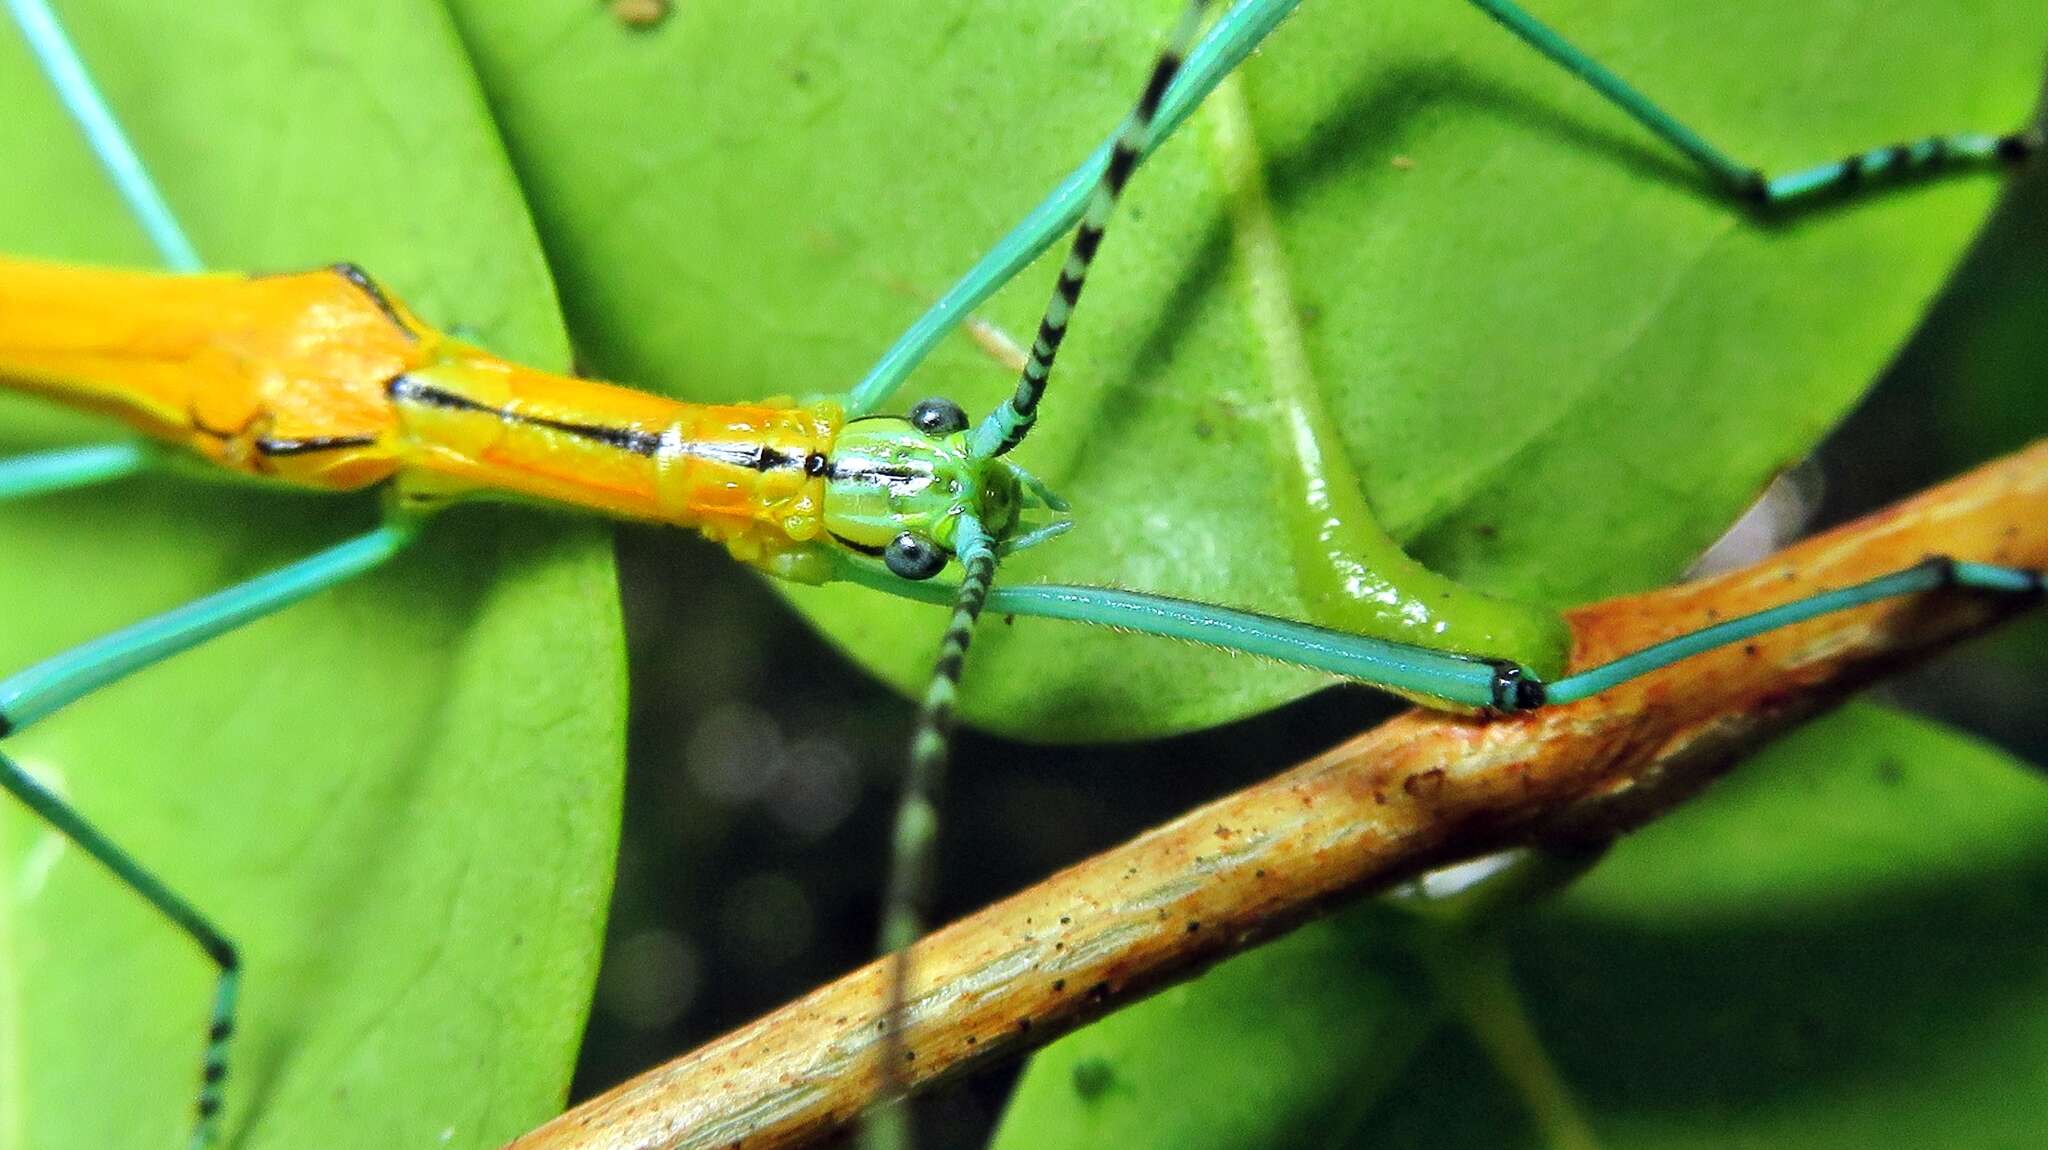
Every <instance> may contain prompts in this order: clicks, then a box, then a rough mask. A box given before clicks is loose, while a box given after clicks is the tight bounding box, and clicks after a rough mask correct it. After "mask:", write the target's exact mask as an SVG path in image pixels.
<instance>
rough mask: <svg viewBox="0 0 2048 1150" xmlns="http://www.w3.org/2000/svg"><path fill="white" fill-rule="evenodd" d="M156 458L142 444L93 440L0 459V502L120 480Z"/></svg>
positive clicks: (151, 449)
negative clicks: (92, 441)
mask: <svg viewBox="0 0 2048 1150" xmlns="http://www.w3.org/2000/svg"><path fill="white" fill-rule="evenodd" d="M155 461H156V452H155V450H154V449H153V448H151V447H150V446H149V445H148V444H145V443H96V444H93V445H91V446H89V447H65V448H59V449H57V450H55V451H38V452H36V453H34V454H33V455H17V456H15V457H13V458H12V459H0V502H4V501H6V500H9V499H27V498H29V497H31V496H36V495H48V494H51V493H52V492H57V491H69V490H71V489H73V488H77V487H91V486H93V485H94V484H98V483H106V482H108V481H110V480H115V479H122V478H125V477H127V476H130V475H133V474H135V473H136V472H138V471H141V470H142V469H144V468H146V467H148V466H149V465H150V464H151V463H153V462H155Z"/></svg>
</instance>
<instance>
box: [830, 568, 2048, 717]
mask: <svg viewBox="0 0 2048 1150" xmlns="http://www.w3.org/2000/svg"><path fill="white" fill-rule="evenodd" d="M841 577H842V578H844V579H847V580H849V581H851V582H857V583H861V584H863V585H865V586H869V587H873V588H875V589H876V590H880V591H886V592H888V593H890V594H892V595H898V596H901V597H903V598H906V599H916V600H920V601H922V602H927V603H949V602H951V601H952V599H953V595H954V590H953V588H951V587H948V586H947V585H945V584H944V583H941V582H938V581H936V580H933V581H928V582H923V583H910V582H906V581H904V580H901V579H898V578H896V577H895V576H893V575H890V574H889V573H888V572H886V571H883V570H881V569H879V568H876V567H873V566H870V565H868V564H864V563H860V562H858V561H855V560H850V559H849V560H846V561H844V562H843V564H842V571H841ZM2043 585H2044V584H2043V575H2042V573H2041V572H2038V571H2026V570H2020V569H2017V568H2011V567H1995V566H1991V565H1989V564H1984V563H1967V562H1959V561H1956V560H1951V559H1929V560H1928V561H1926V562H1924V563H1921V564H1918V565H1916V566H1913V567H1909V568H1907V569H1906V570H1904V571H1897V572H1893V573H1892V574H1890V575H1884V576H1880V577H1879V578H1876V579H1872V580H1870V581H1868V582H1865V583H1859V584H1857V585H1855V586H1853V587H1843V588H1840V589H1839V590H1835V591H1829V592H1825V593H1823V594H1819V595H1813V596H1810V597H1808V598H1805V599H1800V600H1798V601H1796V602H1792V603H1786V604H1784V605H1782V606H1778V607H1773V608H1770V609H1769V610H1765V611H1759V612H1757V613H1756V614H1754V615H1745V616H1743V617H1742V618H1739V619H1730V620H1728V621H1726V622H1723V623H1718V624H1715V625H1714V626H1712V627H1707V628H1704V629H1702V630H1699V631H1695V632H1693V633H1692V634H1689V635H1682V636H1680V637H1678V638H1676V639H1671V640H1668V641H1666V642H1663V643H1659V644H1657V645H1655V646H1652V647H1646V648H1644V649H1643V650H1641V651H1638V652H1636V653H1635V654H1632V655H1627V656H1624V657H1622V658H1620V659H1617V660H1615V661H1614V662H1612V663H1608V664H1605V665H1603V666H1599V667H1595V668H1592V669H1591V670H1587V671H1581V672H1579V673H1577V674H1574V675H1567V676H1565V677H1564V678H1561V679H1558V680H1556V681H1554V682H1548V683H1546V682H1544V681H1543V680H1542V679H1540V678H1539V677H1537V676H1536V675H1533V674H1531V673H1530V672H1529V671H1528V670H1527V669H1526V668H1524V667H1521V666H1519V665H1517V664H1515V663H1512V662H1508V661H1505V660H1495V659H1485V658H1479V657H1474V656H1466V655H1457V654H1451V653H1449V652H1445V651H1436V650H1432V649H1430V648H1427V647H1416V646H1411V645H1409V644H1405V643H1392V642H1388V641H1386V640H1384V639H1372V638H1367V637H1365V636H1361V635H1351V634H1347V633H1345V632H1342V631H1334V630H1330V629H1328V628H1325V627H1316V626H1313V625H1311V624H1308V623H1298V622H1295V621H1294V620H1291V619H1280V618H1276V617H1274V616H1271V615H1261V614H1258V613H1256V612H1252V611H1239V610H1235V609H1233V608H1229V607H1218V606H1216V605H1214V604H1211V603H1198V602H1194V601H1192V600H1187V599H1175V598H1171V597H1169V596H1165V595H1148V594H1145V593H1143V592H1138V591H1122V590H1117V589H1113V588H1108V587H1075V586H1067V585H1063V584H1051V583H1046V584H1037V585H1033V586H1025V587H998V588H996V589H995V590H994V591H992V592H990V593H989V596H988V610H989V611H990V612H991V613H993V614H996V615H1025V616H1032V617H1037V618H1044V619H1066V620H1070V621H1072V622H1077V623H1088V624H1091V625H1094V626H1098V627H1115V628H1119V629H1121V630H1125V631H1135V632H1137V633H1139V634H1141V635H1158V636H1161V637H1163V638H1168V639H1182V640H1186V641H1188V642H1192V643H1201V644H1204V645H1206V646H1211V647H1219V648H1222V649H1224V650H1229V651H1241V652H1243V653H1245V654H1248V655H1257V656H1259V657H1261V658H1266V659H1273V660H1275V661H1278V662H1282V663H1291V664H1294V665H1296V666H1301V667H1308V668H1311V669H1314V670H1318V671H1327V672H1329V673H1331V674H1334V675H1342V676H1344V677H1345V678H1348V679H1356V680H1358V681H1360V682H1363V683H1369V684H1371V685H1374V686H1378V687H1384V688H1387V689H1389V690H1393V691H1397V692H1399V693H1401V694H1404V695H1408V696H1411V697H1415V696H1419V697H1423V698H1428V699H1435V700H1439V701H1441V702H1444V703H1449V704H1453V705H1456V706H1460V707H1472V708H1483V709H1486V710H1491V711H1495V712H1498V713H1503V714H1505V713H1511V712H1516V711H1528V710H1534V709H1535V708H1538V707H1542V706H1548V705H1560V704H1565V703H1574V702H1577V701H1579V700H1581V699H1585V698H1588V697H1590V696H1592V695H1597V694H1599V693H1600V692H1602V691H1605V690H1609V689H1610V688H1613V687H1617V686H1620V685H1621V684H1623V683H1626V682H1628V681H1629V680H1631V679H1638V678H1641V677H1642V676H1644V675H1647V674H1650V673H1651V672H1654V671H1659V670H1662V669H1663V668H1665V667H1669V666H1671V665H1672V664H1674V663H1677V662H1679V661H1680V660H1683V659H1688V658H1691V657H1692V656H1694V655H1698V654H1701V653H1703V652H1706V651H1711V650H1714V649H1716V648H1720V647H1727V646H1732V645H1733V644H1736V643H1740V642H1742V641H1743V640H1745V639H1750V638H1753V637H1755V636H1757V635H1760V634H1763V633H1764V632H1766V631H1774V630H1776V629H1778V628H1780V627H1788V626H1791V625H1792V624H1794V623H1801V622H1804V621H1806V620H1808V619H1813V618H1817V617H1819V616H1822V615H1828V614H1832V613H1834V612H1836V611H1845V610H1848V609H1849V608H1852V607H1860V606H1863V605H1865V604H1868V603H1875V602H1878V601H1879V600H1883V599H1892V598H1897V597H1899V596H1903V595H1915V594H1919V593H1921V592H1926V591H1936V590H1941V589H1944V588H1958V589H1962V590H1968V591H1976V592H1982V593H1985V594H1995V595H2013V596H2027V597H2038V596H2040V595H2041V594H2042V590H2043Z"/></svg>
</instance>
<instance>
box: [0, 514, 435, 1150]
mask: <svg viewBox="0 0 2048 1150" xmlns="http://www.w3.org/2000/svg"><path fill="white" fill-rule="evenodd" d="M414 532H415V528H414V526H413V525H412V524H410V523H391V524H387V525H385V526H383V527H380V528H378V529H377V530H375V531H372V532H370V533H368V534H367V535H362V536H359V537H358V538H355V539H352V540H350V541H348V542H346V543H343V544H341V545H339V546H337V547H332V548H329V549H328V550H326V551H322V552H320V553H319V554H316V555H313V556H311V557H309V558H306V559H302V560H300V561H299V562H297V563H293V564H291V565H289V566H287V567H282V568H279V569H278V570H276V571H272V572H270V573H269V574H267V575H260V576H258V577H256V578H254V579H251V580H249V581H248V582H246V583H242V584H240V585H238V586H235V587H231V588H229V589H227V590H225V591H221V592H218V593H216V594H213V595H209V596H207V597H206V598H204V599H200V600H198V601H197V602H194V603H190V604H187V605H186V606H184V607H179V608H177V609H175V610H171V611H167V612H165V613H164V614H162V615H158V616H157V617H155V618H153V619H147V620H144V621H143V622H140V623H137V624H135V625H133V626H130V627H126V628H123V629H122V630H120V631H116V632H114V633H113V634H111V635H108V636H106V637H105V638H102V639H97V640H94V641H93V642H90V643H86V644H84V645H83V646H79V647H75V648H73V649H72V650H70V651H66V652H64V653H63V654H60V655H56V656H53V657H51V658H49V659H45V660H43V661H42V662H40V663H37V664H36V665H35V666H33V667H30V668H28V669H27V670H25V671H22V672H20V673H18V674H15V675H12V676H9V677H8V678H6V679H4V680H0V737H4V736H6V735H9V734H12V733H14V732H15V731H18V730H21V729H22V728H24V727H26V726H28V725H29V724H30V723H33V722H36V721H37V720H39V719H42V718H44V717H46V716H48V715H49V714H51V713H52V712H54V711H56V710H58V709H59V708H61V707H63V706H64V705H65V704H67V703H71V702H75V701H76V700H78V699H80V698H83V697H84V696H86V695H88V694H90V693H92V692H93V691H95V690H98V689H99V688H101V687H104V686H106V685H107V684H109V683H112V682H114V681H115V680H118V679H121V678H124V677H126V676H128V675H130V674H132V673H134V672H136V671H139V670H141V669H143V668H144V667H147V666H150V665H151V664H153V663H156V662H159V661H161V660H163V659H167V658H169V657H170V656H172V655H175V654H177V653H178V652H180V651H183V650H186V649H187V648H190V647H193V646H196V645H197V644H199V643H202V642H204V641H205V640H207V639H210V638H213V637H214V636H216V635H220V634H224V633H226V632H228V631H232V630H234V629H235V628H237V627H239V626H241V625H242V624H244V623H248V622H251V621H253V620H256V619H260V618H262V617H263V616H265V615H268V614H270V613H272V612H274V611H278V610H280V609H282V608H285V607H288V606H290V605H292V604H293V603H296V602H298V601H299V600H301V599H304V598H306V597H307V596H309V595H312V594H314V593H315V592H317V591H320V590H323V589H325V588H328V587H332V586H334V585H336V584H338V583H342V582H345V581H347V580H349V579H351V578H354V577H355V576H357V575H360V574H362V573H363V572H365V571H368V570H370V569H372V568H374V567H376V566H378V565H379V564H381V563H383V562H384V561H385V560H387V559H389V558H391V557H392V556H393V555H395V554H397V553H398V551H399V550H400V549H401V548H403V547H404V546H405V544H406V542H407V541H409V540H410V539H411V538H412V536H413V534H414ZM0 789H4V790H6V791H7V792H9V793H10V794H13V795H14V796H15V797H17V798H19V799H20V800H21V801H22V802H24V803H26V804H28V807H29V809H30V810H32V811H34V812H35V813H36V814H38V815H40V816H41V817H42V818H43V819H44V820H45V821H46V822H48V823H49V824H50V825H51V826H53V827H55V828H56V829H57V831H58V832H59V833H61V834H62V835H64V837H66V838H68V839H70V840H71V841H72V842H74V843H76V844H78V846H79V847H80V848H81V849H83V850H84V851H85V852H86V853H87V854H89V855H91V856H92V857H93V858H95V859H97V860H99V862H100V863H101V864H102V865H104V866H105V867H106V868H107V869H108V870H109V871H111V872H113V874H114V876H115V877H116V878H118V879H120V880H121V882H122V883H123V884H125V885H126V886H127V887H128V888H129V889H131V890H133V891H134V892H135V893H136V894H138V895H140V896H141V897H142V899H143V901H145V902H147V903H149V905H151V906H153V907H155V908H156V909H157V910H159V911H161V912H162V913H163V915H164V917H166V918H168V919H170V920H171V922H173V923H175V924H176V925H177V927H178V929H180V930H182V931H184V932H185V934H186V935H187V936H188V937H190V938H191V939H192V941H193V942H194V943H196V944H198V946H199V949H200V951H201V952H203V953H204V954H205V955H206V957H207V958H208V959H210V960H212V962H213V964H214V966H215V967H216V968H217V969H218V971H219V975H218V977H217V980H216V982H215V984H214V994H213V1007H212V1016H211V1022H210V1023H209V1025H208V1027H207V1032H206V1051H205V1054H204V1059H203V1061H202V1063H201V1071H200V1086H199V1097H198V1102H197V1106H196V1117H195V1118H194V1121H193V1126H192V1140H191V1146H192V1147H193V1148H194V1150H197V1148H199V1147H203V1146H207V1145H210V1144H211V1143H212V1142H213V1140H214V1137H215V1135H216V1134H217V1133H218V1131H219V1114H220V1106H221V1091H222V1088H223V1086H224V1085H225V1083H226V1079H227V1067H228V1063H227V1045H228V1040H229V1038H230V1037H231V1036H232V1035H233V1033H234V1027H235V1021H234V1019H235V996H236V993H237V991H238V990H239V989H240V986H241V973H242V968H241V959H240V956H239V955H238V954H237V953H236V950H235V947H234V944H233V943H232V942H230V941H229V940H228V938H227V936H226V935H225V934H223V933H222V932H221V931H220V930H219V929H218V928H217V927H215V926H214V925H213V923H212V922H211V921H209V920H208V919H207V917H206V916H205V915H204V914H201V913H200V912H199V911H198V909H196V908H195V907H193V905H192V904H191V903H189V902H187V901H186V900H185V899H183V898H181V897H180V896H179V895H178V894H177V892H175V891H173V890H172V889H171V888H170V887H168V886H166V885H165V884H164V883H163V881H162V880H161V879H159V878H157V877H156V875H155V874H153V873H151V871H150V870H149V869H148V868H147V867H145V866H143V865H142V863H141V862H139V861H137V860H136V859H135V857H134V856H132V855H130V854H129V853H128V852H126V851H124V850H122V849H121V847H120V846H119V845H118V844H116V843H115V842H114V841H113V840H112V839H110V838H108V837H107V836H106V835H105V834H103V833H101V832H100V830H99V829H98V828H96V827H94V826H93V825H92V823H91V822H90V821H88V820H87V819H86V818H85V816H84V815H82V814H80V813H79V812H78V811H77V810H76V809H75V808H73V807H72V806H71V805H70V804H69V803H67V802H65V801H64V800H63V799H62V798H61V797H59V796H58V795H57V794H55V793H54V792H52V791H51V790H49V789H48V788H47V787H44V786H43V785H42V784H41V783H38V782H37V781H36V780H35V779H34V778H33V777H32V776H30V775H29V774H28V773H27V772H25V771H23V770H22V769H21V768H20V767H19V766H17V765H15V764H14V762H13V761H12V760H10V759H8V758H6V757H5V756H0Z"/></svg>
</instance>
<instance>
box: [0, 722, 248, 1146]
mask: <svg viewBox="0 0 2048 1150" xmlns="http://www.w3.org/2000/svg"><path fill="white" fill-rule="evenodd" d="M0 790H5V791H7V792H8V793H9V794H11V795H13V796H14V797H15V798H18V799H20V800H21V801H22V802H23V803H24V804H26V805H27V806H28V809H30V810H32V811H34V812H35V813H36V814H37V815H38V816H40V817H41V818H42V820H43V821H44V822H46V823H49V824H50V825H51V826H53V827H55V828H57V832H58V833H59V834H62V835H63V836H64V837H65V838H67V839H70V840H71V841H72V842H74V843H76V844H77V845H78V846H79V848H80V849H82V850H84V851H85V853H86V854H89V855H91V856H92V857H93V858H95V859H97V860H99V863H100V865H102V866H104V867H106V868H107V870H109V871H111V872H112V873H113V875H114V877H115V878H117V879H120V880H121V883H122V885H124V886H126V887H128V889H130V890H132V891H134V892H135V893H136V894H138V895H140V896H142V900H143V901H144V902H147V903H148V904H149V905H151V906H153V907H155V908H156V909H157V910H158V911H159V912H161V913H162V914H163V916H164V917H165V918H168V919H170V920H171V921H172V922H173V923H176V924H177V926H178V929H179V930H182V931H184V932H185V934H186V935H187V936H188V937H190V938H191V939H192V941H193V942H194V943H196V944H197V945H198V947H199V949H200V951H201V952H202V953H203V954H205V955H206V957H207V958H208V959H211V960H212V962H213V965H214V967H215V968H216V969H217V970H218V971H219V974H218V975H217V976H216V978H215V981H214V987H213V1008H212V1015H211V1020H210V1021H209V1023H208V1025H207V1028H206V1053H205V1055H204V1056H203V1059H202V1061H201V1064H200V1065H201V1070H200V1080H199V1100H198V1103H197V1107H196V1109H197V1117H196V1118H195V1119H194V1121H193V1127H192V1141H191V1146H192V1148H193V1150H198V1148H199V1147H203V1146H206V1145H209V1144H211V1143H212V1142H213V1140H214V1135H215V1133H216V1132H217V1126H218V1115H219V1113H220V1100H221V1087H222V1085H223V1084H224V1083H225V1081H226V1079H227V1072H228V1040H229V1039H230V1038H231V1037H233V1035H234V1031H235V996H236V994H237V992H238V991H239V990H240V989H241V982H242V960H241V956H240V955H239V954H238V953H237V952H236V950H235V944H234V943H232V942H229V941H228V938H227V936H226V935H224V934H222V933H221V932H220V930H219V929H218V928H216V927H215V926H214V925H213V923H211V922H209V921H208V920H207V918H206V916H205V915H204V914H201V913H200V912H199V910H198V909H197V908H195V907H194V906H193V905H192V904H191V903H189V902H186V901H185V900H184V899H183V898H181V897H179V896H178V892H176V891H174V890H172V889H171V888H170V887H168V886H165V885H164V883H163V881H162V880H161V879H159V878H157V877H156V876H155V875H154V874H151V873H150V872H149V870H148V869H147V868H145V867H144V866H143V865H142V864H141V863H140V862H137V861H136V859H135V857H134V856H133V855H130V854H129V853H128V852H127V851H124V850H122V849H121V847H120V846H119V845H118V844H116V843H115V842H114V841H113V840H112V839H110V838H108V837H107V836H106V835H104V834H102V833H100V830H99V828H97V827H95V826H93V825H92V824H91V823H90V822H87V821H86V819H85V816H84V815H82V814H80V813H79V812H78V811H77V810H76V809H74V808H73V807H72V806H71V805H70V804H69V803H67V802H65V801H64V800H63V799H62V798H61V797H59V796H58V795H57V794H56V793H55V792H54V791H51V790H50V789H49V788H47V787H45V786H43V785H42V784H41V783H40V782H37V781H36V779H35V778H34V776H32V775H30V774H29V773H28V772H27V771H24V770H22V769H21V768H20V767H19V766H16V765H15V763H14V760H12V759H10V758H8V757H7V756H6V755H4V754H0Z"/></svg>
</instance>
